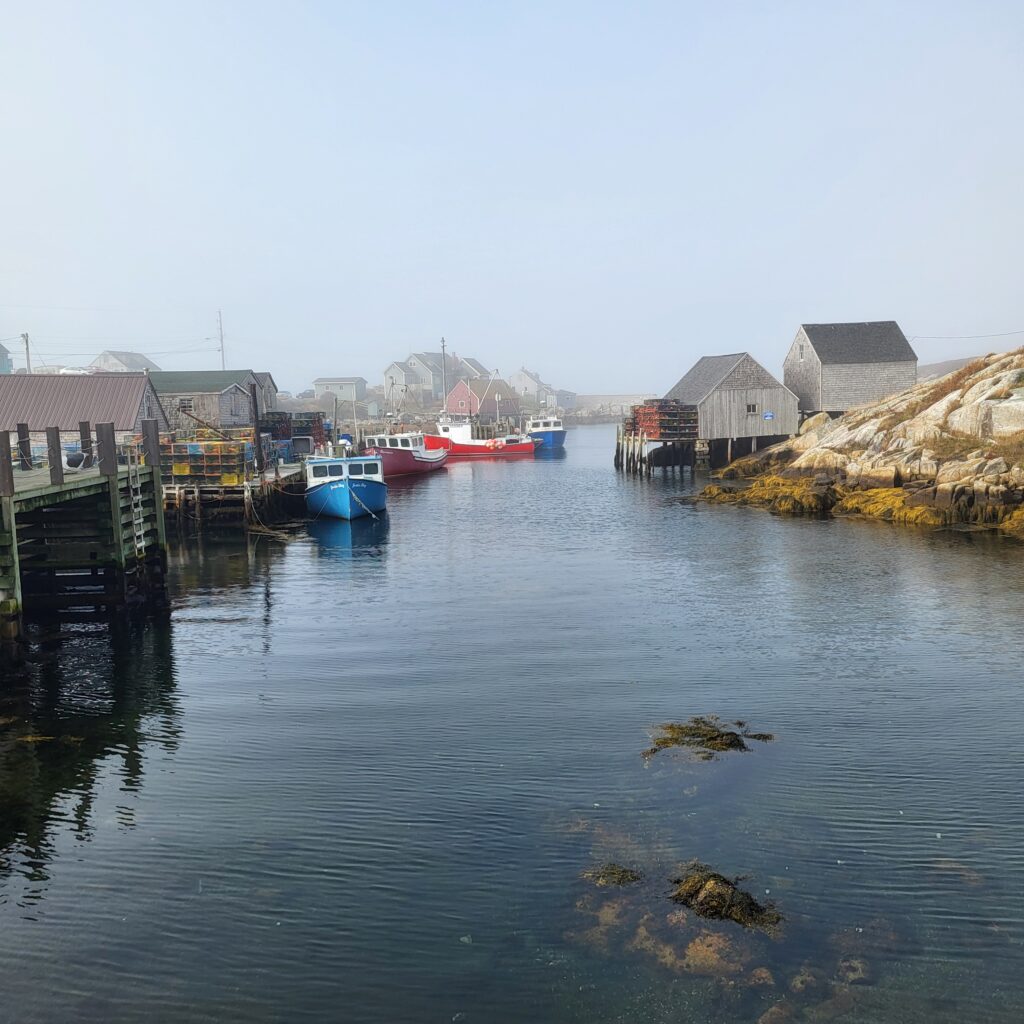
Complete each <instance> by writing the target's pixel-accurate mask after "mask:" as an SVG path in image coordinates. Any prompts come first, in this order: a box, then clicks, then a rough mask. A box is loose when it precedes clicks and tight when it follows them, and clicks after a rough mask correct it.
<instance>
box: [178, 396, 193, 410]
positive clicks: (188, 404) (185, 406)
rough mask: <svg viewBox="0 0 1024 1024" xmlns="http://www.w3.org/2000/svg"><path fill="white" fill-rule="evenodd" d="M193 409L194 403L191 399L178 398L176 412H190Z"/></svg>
mask: <svg viewBox="0 0 1024 1024" xmlns="http://www.w3.org/2000/svg"><path fill="white" fill-rule="evenodd" d="M194 408H195V402H194V400H193V399H191V398H179V399H178V412H192V410H193V409H194Z"/></svg>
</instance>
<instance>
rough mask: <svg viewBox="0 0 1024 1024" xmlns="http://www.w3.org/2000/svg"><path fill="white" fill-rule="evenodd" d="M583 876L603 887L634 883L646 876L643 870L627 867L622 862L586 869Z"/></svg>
mask: <svg viewBox="0 0 1024 1024" xmlns="http://www.w3.org/2000/svg"><path fill="white" fill-rule="evenodd" d="M583 877H584V878H585V879H586V880H587V881H588V882H593V883H594V885H597V886H600V887H601V888H602V889H603V888H607V887H608V886H612V885H632V884H633V883H634V882H639V881H642V880H643V877H644V876H643V873H642V872H640V871H634V870H633V869H632V868H625V867H623V866H622V865H621V864H602V865H601V866H600V867H599V868H591V869H590V870H589V871H584V872H583Z"/></svg>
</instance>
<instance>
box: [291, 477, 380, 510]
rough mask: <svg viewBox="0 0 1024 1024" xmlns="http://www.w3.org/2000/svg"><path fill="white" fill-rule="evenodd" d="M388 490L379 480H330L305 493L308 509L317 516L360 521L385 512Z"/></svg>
mask: <svg viewBox="0 0 1024 1024" xmlns="http://www.w3.org/2000/svg"><path fill="white" fill-rule="evenodd" d="M387 503H388V487H387V484H382V483H380V482H379V481H377V480H328V481H327V482H326V483H322V484H317V486H316V487H312V488H310V489H309V490H307V491H306V508H307V509H309V511H310V513H311V514H312V515H314V516H331V517H332V518H334V519H358V518H359V517H360V516H368V515H369V514H370V513H371V512H383V511H384V509H385V508H386V507H387Z"/></svg>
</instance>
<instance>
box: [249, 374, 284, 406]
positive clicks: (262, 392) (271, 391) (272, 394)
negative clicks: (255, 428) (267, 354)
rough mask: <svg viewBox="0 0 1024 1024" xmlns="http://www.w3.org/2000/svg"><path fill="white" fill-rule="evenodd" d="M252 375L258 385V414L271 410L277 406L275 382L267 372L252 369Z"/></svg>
mask: <svg viewBox="0 0 1024 1024" xmlns="http://www.w3.org/2000/svg"><path fill="white" fill-rule="evenodd" d="M253 376H254V377H255V378H256V383H257V385H258V386H259V397H260V415H261V416H262V415H263V413H265V412H273V411H274V410H275V409H276V408H277V396H278V394H279V392H278V390H277V383H276V382H275V381H274V378H273V377H272V376H271V375H270V374H269V373H262V372H259V371H254V372H253Z"/></svg>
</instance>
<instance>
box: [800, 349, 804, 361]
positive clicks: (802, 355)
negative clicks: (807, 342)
mask: <svg viewBox="0 0 1024 1024" xmlns="http://www.w3.org/2000/svg"><path fill="white" fill-rule="evenodd" d="M803 361H804V347H803V345H801V346H800V362H801V363H802V362H803Z"/></svg>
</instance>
